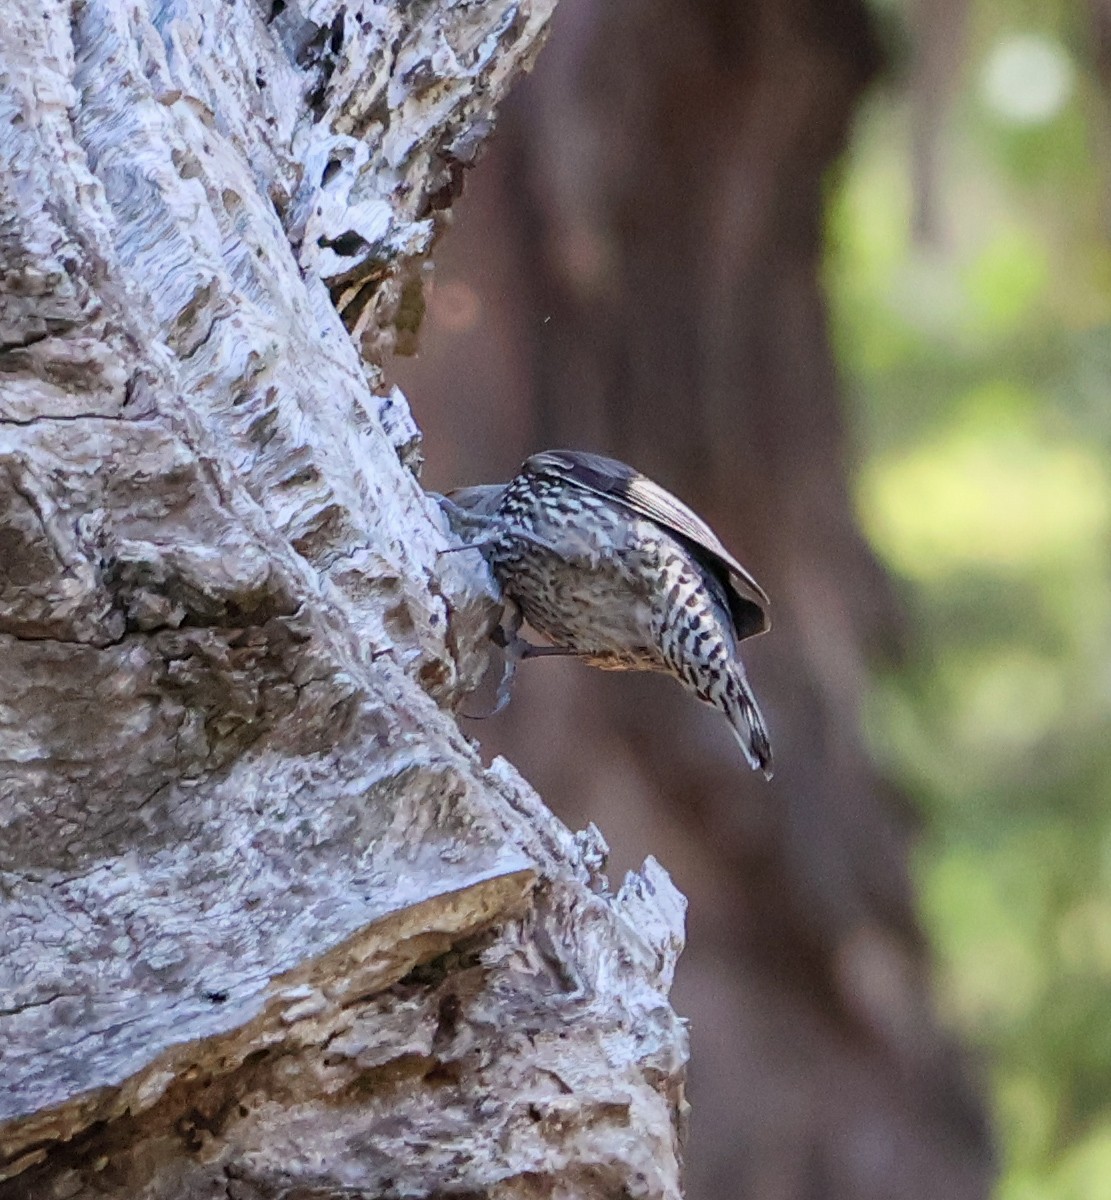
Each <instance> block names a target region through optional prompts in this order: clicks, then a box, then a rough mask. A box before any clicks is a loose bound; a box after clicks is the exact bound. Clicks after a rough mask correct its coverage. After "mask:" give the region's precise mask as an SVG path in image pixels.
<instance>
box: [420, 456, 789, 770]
mask: <svg viewBox="0 0 1111 1200" xmlns="http://www.w3.org/2000/svg"><path fill="white" fill-rule="evenodd" d="M443 504H444V507H445V510H446V511H447V514H448V516H449V518H450V519H451V521H452V523H453V525H454V526H455V528H456V530H457V532H459V533H460V535H461V536H462V537H464V538H465V539H467V540H466V542H465V546H463V547H460V549H464V548H473V549H477V550H480V551H481V552H482V554H483V555H484V556H485V558H486V560H487V562H488V563H489V564H490V568H491V570H492V571H493V574H494V577H495V579H496V581H497V583H498V585H499V587H500V589H501V592H502V597H503V599H504V601H505V603H506V606H507V610H508V613H509V618H508V621H507V624H506V626H505V627H503V630H502V632H503V635H504V637H503V640H504V644H505V650H506V670H505V672H504V674H503V677H502V682H501V685H500V687H499V695H498V708H500V707H501V706H502V705H503V704H504V703H505V701H506V700H507V698H508V694H509V686H510V683H511V681H512V678H513V673H514V670H515V667H516V664H517V662H518V661H519V660H521V659H523V658H538V657H541V656H548V655H573V656H574V657H576V658H579V659H581V660H582V661H583V662H586V663H588V664H590V665H591V666H595V667H601V668H602V669H603V670H610V671H662V672H664V673H666V674H668V675H672V676H674V678H676V679H678V680H679V682H680V683H681V684H682V685H683V687H684V688H686V690H687V691H690V692H693V693H694V694H695V695H696V696H697V697H698V698H699V699H700V700H702V701H704V702H705V703H706V704H710V705H712V706H713V707H714V708H716V709H718V710H719V711H721V712H723V713H724V714H725V716H726V717H727V718H728V720H729V723H730V725H731V727H732V729H733V732H734V734H735V736H736V738H737V741H738V742H739V743H740V746H741V749H742V750H743V751H744V754H745V757H746V758H747V760H748V762H749V764H750V765H751V766H752V767H753V768H754V769H759V770H762V771H763V772H764V774H765V775H766V776H767V777H768V778H769V779H770V778H771V774H772V752H771V744H770V742H769V740H768V732H767V726H766V725H765V722H764V718H763V716H762V715H761V713H760V709H759V706H758V705H757V703H756V697H755V696H754V695H753V692H752V688H751V687H750V685H749V682H748V678H747V676H746V674H745V669H744V665H743V664H742V662H741V658H740V654H739V649H738V648H739V645H740V643H741V642H743V641H744V640H745V638H750V637H753V636H755V635H756V634H760V633H764V632H765V631H766V630H767V629H768V628H769V627H770V623H771V622H770V618H769V601H768V597H767V595H766V593H765V592H764V589H763V588H762V587H761V586H760V585H759V584H758V583H757V582H756V580H755V579H753V577H752V576H751V575H750V574H749V572H748V571H746V570H745V568H744V567H742V566H741V564H740V563H739V562H738V561H737V560H736V559H735V558H734V557H733V556H732V555H731V554H730V553H729V551H728V550H726V548H725V547H724V546H723V545H722V543H721V541H720V540H719V539H718V537H717V535H716V534H715V533H714V532H713V530H712V529H711V528H710V527H709V526H708V525H707V524H706V522H705V521H703V520H702V519H701V518H700V517H698V516H697V515H696V514H695V513H693V512H692V511H691V510H690V509H689V508H688V507H687V506H686V505H685V504H683V503H682V501H680V500H678V499H676V498H675V497H674V496H673V495H672V494H671V493H670V492H668V491H666V490H665V489H664V488H662V487H660V485H659V484H657V483H654V482H653V481H652V480H651V479H648V478H647V477H646V476H644V475H641V474H640V473H639V472H638V471H635V470H634V469H633V468H632V467H629V466H627V465H626V464H625V463H623V462H618V461H617V460H616V459H612V458H603V457H602V456H601V455H598V454H589V453H586V452H584V451H579V450H548V451H545V452H544V453H542V454H534V455H532V457H531V458H528V459H526V460H525V462H524V463H523V464H522V465H521V468H520V470H519V471H518V472H517V474H516V475H515V476H514V477H513V478H512V479H511V480H510V481H509V482H508V483H500V484H482V485H479V486H476V487H468V488H460V489H458V490H456V491H453V492H451V493H449V494H448V496H447V497H446V498H443ZM523 622H527V623H528V625H529V626H530V627H531V628H532V629H534V630H535V631H536V632H537V633H539V634H541V635H542V636H543V637H545V638H546V639H547V640H548V642H549V644H548V645H536V644H534V643H532V642H528V641H525V640H524V639H523V638H521V637H520V636H519V633H518V631H519V629H520V626H521V624H522V623H523Z"/></svg>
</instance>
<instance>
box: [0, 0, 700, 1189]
mask: <svg viewBox="0 0 1111 1200" xmlns="http://www.w3.org/2000/svg"><path fill="white" fill-rule="evenodd" d="M551 3H552V0H484V2H483V3H465V2H463V0H426V2H425V3H417V2H415V0H414V2H412V3H404V2H402V0H395V2H393V3H390V4H384V3H370V2H365V3H361V2H360V0H352V2H349V3H340V2H339V0H315V2H313V0H289V2H288V3H285V4H283V3H282V2H281V0H275V2H272V0H74V2H73V3H62V2H61V0H5V3H4V12H3V17H2V19H0V89H2V90H0V189H2V190H0V1178H3V1179H7V1181H8V1182H7V1183H0V1195H3V1196H5V1197H6V1196H8V1195H20V1196H23V1195H27V1196H38V1195H42V1196H47V1195H51V1196H63V1195H64V1196H73V1195H84V1194H90V1195H91V1194H97V1195H99V1194H102V1193H103V1192H105V1191H108V1192H116V1193H117V1194H120V1195H127V1196H149V1197H162V1196H166V1197H169V1196H175V1197H176V1196H194V1195H195V1196H202V1195H203V1196H209V1195H220V1196H224V1195H227V1196H231V1197H256V1196H257V1197H271V1196H284V1195H297V1196H313V1197H323V1196H332V1195H340V1194H342V1195H345V1196H350V1195H352V1194H359V1195H363V1194H365V1195H368V1196H376V1197H377V1196H381V1197H387V1196H428V1197H431V1196H434V1195H441V1196H443V1195H464V1194H465V1195H474V1196H486V1195H490V1196H499V1197H502V1196H507V1197H508V1196H526V1195H527V1196H530V1197H534V1196H581V1197H589V1196H618V1195H620V1196H626V1195H628V1196H638V1197H641V1196H643V1197H657V1196H658V1197H665V1196H668V1197H671V1196H677V1195H678V1183H677V1122H678V1120H679V1117H680V1115H681V1110H682V1108H683V1101H682V1071H683V1066H684V1062H685V1054H686V1050H685V1036H684V1030H683V1028H682V1026H681V1024H680V1022H679V1021H678V1020H677V1018H676V1017H675V1015H674V1013H673V1012H672V1010H671V1008H670V1006H669V1004H668V1000H667V992H668V988H669V986H670V981H671V973H672V970H673V967H674V963H675V958H676V956H677V954H678V952H679V949H680V947H681V942H682V907H683V906H682V900H681V897H679V896H678V894H677V893H676V892H675V891H674V889H673V888H672V886H671V884H670V882H669V881H668V879H667V877H666V875H665V874H664V872H663V871H662V870H661V869H660V868H659V867H658V866H657V865H655V864H654V863H652V862H649V863H648V864H646V866H645V868H644V870H643V872H642V873H641V874H640V875H638V876H634V877H630V879H629V880H627V881H626V884H625V886H624V887H623V888H622V889H621V890H620V892H618V894H617V895H611V894H609V893H608V891H607V889H606V884H605V881H604V878H603V877H602V876H601V874H600V869H601V865H602V864H601V860H602V857H603V853H602V848H601V843H600V839H599V838H598V836H597V835H596V833H594V832H593V831H590V832H588V833H587V834H583V835H578V836H577V837H572V836H571V835H570V834H569V833H568V832H567V831H566V830H565V829H564V828H563V827H562V826H560V825H559V824H558V823H557V822H556V821H555V820H554V819H553V818H552V817H551V816H550V814H549V813H548V812H547V811H546V810H545V809H544V808H543V806H542V805H541V804H540V802H539V801H538V799H537V798H536V797H535V795H534V794H533V793H532V792H531V790H530V789H529V788H528V786H527V785H526V784H525V783H524V782H523V781H522V780H521V779H520V778H519V777H518V776H517V775H516V774H515V773H514V772H513V770H512V768H510V767H509V766H508V765H507V764H505V763H503V762H496V763H495V764H494V766H493V767H492V768H490V769H488V770H487V769H484V768H483V766H482V764H481V761H480V760H479V758H478V756H477V754H476V753H475V750H474V748H473V747H472V746H471V745H470V744H469V743H468V742H467V740H466V739H465V738H464V737H462V736H461V734H460V733H459V731H458V729H457V727H456V725H455V722H454V719H453V717H452V716H451V710H452V708H453V706H454V705H455V704H456V703H457V702H458V700H459V698H460V697H461V696H462V695H464V694H465V693H466V692H467V690H468V689H470V688H472V687H473V686H474V685H475V682H476V680H477V678H478V676H479V674H480V673H481V670H482V667H483V662H484V657H485V638H486V634H487V632H488V630H489V627H490V622H491V620H492V618H493V605H492V598H491V592H490V586H489V581H488V578H487V577H486V576H485V575H484V574H479V573H478V572H479V570H480V565H479V564H478V563H477V562H476V561H475V560H476V559H477V556H476V555H474V554H467V553H463V554H454V555H447V556H444V557H439V556H438V551H439V550H440V549H442V548H443V547H444V546H445V545H446V544H447V536H448V535H447V533H446V525H445V524H444V522H443V520H442V518H441V516H440V514H439V511H438V509H437V508H436V506H435V505H434V504H433V503H432V502H431V501H430V500H429V499H428V498H426V497H425V495H424V493H423V492H422V491H421V488H420V486H419V484H418V483H417V480H416V477H415V474H414V471H413V467H414V465H415V463H416V461H417V458H418V455H419V439H418V436H417V433H416V430H415V428H414V427H413V425H412V422H411V420H410V418H409V416H408V409H407V406H406V403H405V400H404V397H402V396H401V395H400V394H399V393H396V392H394V393H392V394H389V395H382V392H383V390H384V389H383V388H382V386H381V380H380V375H379V372H378V368H377V366H376V365H375V363H376V362H377V361H378V360H380V357H381V355H382V354H383V353H384V352H385V351H386V350H387V349H388V348H389V347H390V346H391V345H392V344H394V343H395V342H396V341H397V339H398V338H407V337H409V336H411V333H412V330H413V328H414V325H415V317H416V315H417V314H418V312H419V279H420V274H419V270H420V264H421V262H422V261H423V258H424V256H425V255H426V254H427V252H428V250H429V248H430V244H431V240H432V236H433V233H434V231H435V221H436V217H435V213H436V211H437V210H438V209H439V208H441V207H442V206H443V205H444V204H445V203H446V202H447V201H448V200H449V199H450V197H451V195H452V194H453V193H454V192H455V191H456V190H457V184H458V179H459V174H460V171H461V169H462V166H463V165H465V164H468V163H470V162H471V161H472V160H473V157H474V154H475V152H476V150H477V148H478V145H479V143H480V141H481V140H482V138H483V137H485V136H486V134H487V133H488V132H489V129H490V127H491V122H492V118H493V114H494V110H495V108H496V105H497V103H498V102H499V100H500V98H501V97H502V95H503V94H504V92H505V90H506V88H507V87H508V86H509V84H510V82H511V80H512V78H513V77H514V76H515V75H516V74H517V73H518V72H519V71H520V70H521V69H522V67H523V66H525V65H527V63H528V61H529V59H530V57H531V56H532V55H533V54H534V53H535V51H536V49H537V47H538V45H539V40H540V37H541V35H542V32H543V27H544V25H545V23H546V21H547V19H548V16H549V12H550V8H551ZM360 351H361V353H360ZM460 403H466V397H461V398H460ZM537 736H544V731H542V730H538V731H537Z"/></svg>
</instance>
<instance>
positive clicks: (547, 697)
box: [396, 0, 1111, 1200]
mask: <svg viewBox="0 0 1111 1200" xmlns="http://www.w3.org/2000/svg"><path fill="white" fill-rule="evenodd" d="M1108 30H1111V18H1109V17H1108V14H1107V12H1106V11H1105V9H1104V8H1103V7H1102V0H1099V2H1097V0H1093V6H1092V8H1091V10H1089V9H1086V8H1085V7H1083V6H1082V5H1080V4H1077V3H1065V2H1064V0H1057V2H1053V0H1039V3H1036V4H1035V3H1032V2H1030V0H944V2H940V0H939V2H937V3H933V4H927V3H925V0H918V3H917V4H911V3H909V2H908V3H902V2H900V0H885V2H883V3H880V2H878V0H877V2H876V3H874V4H872V5H871V6H867V5H864V4H863V3H860V2H858V0H753V2H752V3H749V4H745V5H739V4H736V3H731V2H729V0H691V3H689V4H686V5H678V6H676V5H669V4H665V3H663V2H662V0H637V2H635V3H634V2H633V0H610V2H609V3H606V4H603V3H601V2H600V0H562V4H561V8H560V10H559V11H558V13H557V17H556V21H555V25H554V29H553V33H552V36H551V39H550V42H549V45H548V47H547V48H546V49H545V51H544V52H543V54H542V55H541V57H540V60H539V63H538V66H537V70H536V73H535V76H534V77H533V78H532V79H531V80H530V81H529V82H528V84H527V85H526V86H524V87H522V88H521V89H520V90H519V93H518V95H517V96H516V97H514V101H515V103H512V104H511V105H510V106H509V108H510V111H509V112H508V114H507V116H506V118H505V120H504V122H503V125H502V127H501V128H500V130H499V132H498V135H497V137H496V139H495V145H494V149H493V151H492V152H491V153H490V155H489V156H488V157H487V158H486V159H485V160H484V161H483V165H482V169H481V170H479V171H478V172H476V174H475V175H474V177H473V180H472V181H471V182H470V184H469V191H468V194H467V196H466V197H465V198H464V199H463V200H462V201H461V202H459V204H458V223H459V225H460V227H461V229H460V232H459V233H458V235H449V236H448V237H447V239H446V240H445V243H444V245H443V246H442V247H441V251H440V254H439V256H438V259H437V274H436V277H435V281H434V283H433V285H432V286H431V287H430V288H429V290H428V313H427V318H426V321H425V325H424V328H423V330H422V339H421V354H420V356H419V358H417V359H415V360H411V361H407V362H404V361H403V362H398V364H397V369H396V375H397V377H398V379H399V381H400V382H401V383H402V384H403V385H404V386H405V388H406V390H407V392H408V394H409V396H410V398H411V400H412V403H413V407H414V409H415V411H416V413H417V415H418V418H419V419H420V421H421V424H422V426H423V428H424V430H425V432H426V438H427V440H426V449H427V453H428V459H429V463H428V470H427V474H426V480H427V482H428V483H429V484H430V486H433V487H446V486H451V485H453V484H460V483H469V482H475V481H478V480H485V479H499V478H505V477H507V476H508V475H509V474H510V473H511V472H512V470H513V469H514V468H515V467H516V465H517V464H518V462H519V461H520V460H521V459H522V458H523V457H524V456H525V454H527V453H529V452H530V451H532V450H535V449H538V448H543V447H546V446H556V445H570V446H578V447H584V448H592V449H598V450H601V451H604V452H609V453H612V454H615V455H617V456H618V457H622V458H625V459H627V460H629V461H632V462H633V463H635V464H636V465H637V466H639V467H641V468H642V469H644V470H645V471H647V472H648V473H650V474H652V475H654V476H655V477H656V478H658V479H659V480H660V481H661V482H663V483H664V484H665V485H668V486H670V487H672V488H673V489H674V490H676V491H677V492H678V493H679V494H680V495H682V496H684V497H685V498H686V499H688V500H689V501H690V502H691V503H693V504H694V505H695V507H697V508H698V509H699V510H700V511H701V512H702V513H703V514H704V515H705V516H706V517H707V518H708V519H709V520H710V522H711V524H713V525H714V526H715V528H717V529H718V530H719V532H720V533H721V534H722V536H723V538H724V540H725V541H726V543H727V544H729V545H730V546H731V547H732V548H734V549H735V550H736V551H737V553H738V554H739V556H740V557H741V559H742V561H744V562H745V563H746V564H747V565H748V566H749V567H751V569H752V570H753V571H754V573H755V574H756V576H757V578H759V579H760V580H761V581H762V582H763V583H764V584H765V586H766V587H767V588H768V590H769V592H770V593H771V595H772V598H773V604H774V608H773V612H774V617H775V626H774V629H773V632H772V634H771V635H770V636H769V637H768V638H765V639H762V640H761V641H760V642H758V643H756V644H752V643H750V644H749V645H751V647H752V649H751V651H750V652H749V653H748V655H747V657H748V659H749V661H750V667H751V674H752V676H753V681H754V683H755V685H756V688H757V691H758V694H759V695H760V696H761V697H762V699H763V700H764V703H765V707H766V711H767V712H768V716H769V720H770V723H771V726H772V731H773V737H774V742H775V748H776V751H777V759H778V771H777V776H776V780H775V782H774V783H773V784H772V785H771V787H770V788H769V787H765V786H764V784H763V783H762V781H761V780H760V779H759V778H758V777H756V778H754V777H751V776H749V775H748V773H747V772H746V770H745V769H744V767H743V764H742V763H741V762H740V761H739V756H738V755H737V753H736V748H735V746H734V744H733V742H732V739H731V738H730V737H729V735H728V733H727V731H725V729H724V728H723V727H722V725H721V723H720V722H719V721H716V720H715V719H714V715H713V714H712V713H709V712H706V711H703V710H702V709H701V708H700V707H699V706H696V705H692V704H690V703H689V702H688V701H687V699H686V698H685V697H684V696H682V695H681V693H679V691H678V689H675V688H674V687H670V686H668V683H667V682H666V681H664V680H659V679H640V678H633V677H620V676H616V677H615V676H609V675H604V674H602V673H599V672H590V671H588V670H586V669H584V668H578V667H576V666H575V665H574V664H569V663H558V662H550V663H536V664H529V665H528V666H527V668H526V669H524V670H523V671H522V674H521V678H520V681H519V683H518V688H517V693H516V696H515V699H514V703H513V705H512V706H511V708H510V710H509V711H508V712H507V713H506V714H505V715H504V716H502V717H499V718H498V719H497V720H496V721H493V722H490V723H489V724H488V725H485V726H476V727H475V730H474V732H476V733H477V734H479V735H480V736H481V737H482V740H483V744H484V746H485V747H486V748H487V749H488V750H489V751H490V752H501V751H504V752H506V753H508V754H510V755H511V756H512V758H513V759H514V761H516V762H517V763H518V764H519V765H520V766H521V767H522V769H524V770H525V771H526V773H527V774H528V775H529V776H530V778H531V779H532V780H533V781H534V782H535V783H536V784H537V785H538V786H539V787H540V788H541V790H542V792H543V794H544V795H545V797H546V798H547V799H548V800H549V802H551V803H552V804H553V806H554V807H556V809H557V811H559V812H560V813H561V815H563V816H564V817H565V818H566V819H567V820H568V821H569V822H570V823H572V824H575V825H581V824H583V823H584V822H585V821H587V820H589V819H594V820H596V821H597V822H598V823H599V824H600V825H601V827H602V829H603V831H604V832H605V834H606V835H607V837H608V838H609V840H610V841H611V843H612V845H613V847H614V861H615V866H617V867H618V868H621V867H623V866H627V865H630V864H631V863H633V862H634V861H639V859H640V858H641V857H643V856H644V854H646V853H655V854H657V855H658V856H659V857H660V858H661V859H662V860H663V861H664V863H665V865H667V867H668V868H669V869H670V870H671V871H672V873H673V875H674V876H675V878H676V881H677V882H678V884H679V885H680V886H681V887H682V888H683V890H684V891H686V892H687V894H688V895H689V896H690V899H691V912H690V946H689V948H688V951H687V953H686V955H685V957H684V959H683V963H682V968H681V974H680V977H679V979H678V981H677V988H676V1002H677V1005H678V1006H679V1008H680V1011H683V1012H685V1013H687V1014H688V1015H689V1016H690V1017H691V1018H692V1021H693V1049H694V1057H693V1063H692V1069H691V1084H690V1091H691V1098H692V1102H693V1103H694V1106H695V1108H694V1112H693V1115H692V1126H691V1138H690V1142H689V1145H688V1188H689V1194H690V1197H691V1200H711V1198H712V1200H718V1198H723V1200H724V1198H726V1197H728V1198H733V1197H742V1196H743V1197H746V1198H747V1197H753V1198H757V1200H779V1198H781V1197H782V1198H783V1200H794V1198H796V1197H798V1198H801V1197H805V1198H807V1200H810V1198H814V1200H827V1198H828V1200H834V1198H837V1200H841V1198H843V1200H850V1198H851V1200H872V1198H875V1200H879V1198H881V1197H884V1198H887V1197H892V1196H898V1197H900V1198H909V1200H915V1198H917V1197H945V1198H946V1200H960V1198H962V1197H974V1196H983V1195H986V1194H988V1193H989V1191H991V1190H992V1189H993V1188H994V1190H995V1193H996V1194H997V1195H998V1196H1000V1197H1003V1198H1005V1200H1035V1198H1037V1200H1042V1198H1045V1200H1103V1198H1105V1197H1106V1196H1108V1195H1111V806H1109V805H1108V803H1107V793H1108V780H1111V738H1109V737H1108V734H1107V729H1108V717H1109V715H1111V714H1109V709H1111V669H1109V668H1111V645H1109V641H1111V620H1109V617H1111V611H1109V610H1111V578H1109V576H1111V571H1109V562H1108V557H1109V555H1108V550H1109V539H1108V532H1109V528H1108V526H1109V522H1111V480H1109V476H1108V462H1109V454H1111V409H1109V407H1108V404H1107V401H1106V391H1107V379H1108V370H1109V368H1111V343H1109V341H1108V337H1107V331H1108V326H1109V324H1111V290H1109V285H1111V254H1109V243H1108V228H1109V219H1108V212H1109V205H1108V198H1109V196H1111V189H1109V187H1108V182H1109V181H1108V173H1109V172H1108V165H1109V164H1108V153H1107V151H1108V147H1109V145H1111V136H1109V135H1111V127H1109V125H1108V122H1107V118H1106V110H1105V99H1104V90H1103V86H1102V84H1101V77H1102V75H1105V74H1106V73H1107V67H1108V64H1109V62H1111V54H1109V53H1108V47H1109V46H1111V37H1109V36H1108ZM881 563H882V564H883V565H882V566H881V565H880V564H881ZM923 929H924V930H925V932H926V933H927V935H928V938H923V936H922V934H921V930H923ZM931 972H932V974H933V978H932V980H931ZM938 1012H940V1016H941V1020H940V1021H939V1020H938V1019H937V1017H936V1016H935V1013H938ZM960 1044H963V1045H964V1046H965V1047H966V1048H970V1049H971V1054H968V1053H965V1054H963V1055H962V1053H961V1052H960V1051H958V1049H957V1047H958V1045H960ZM988 1113H990V1116H991V1123H992V1125H993V1126H994V1130H995V1132H994V1133H989V1123H988V1119H987V1116H986V1114H988Z"/></svg>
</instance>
